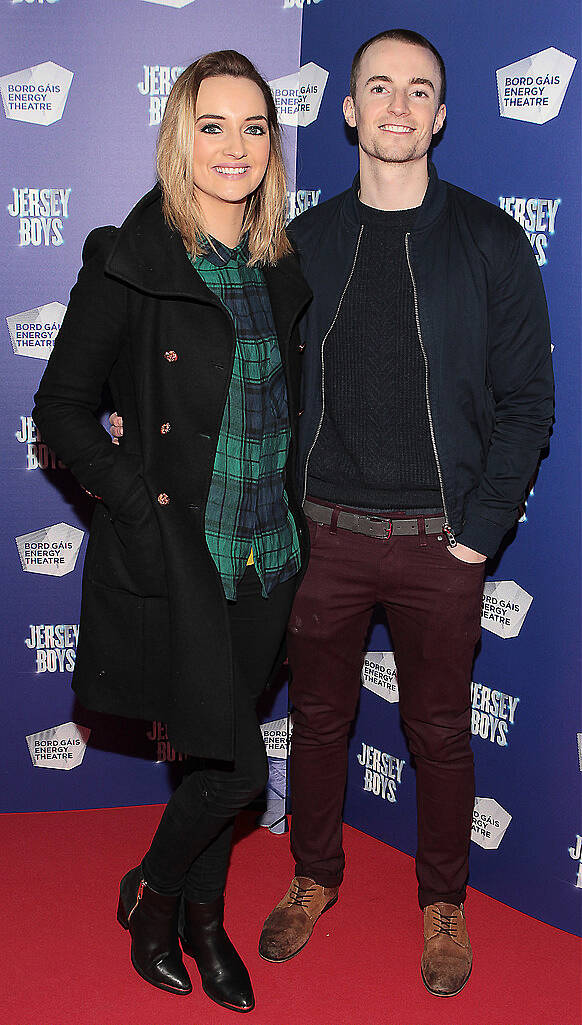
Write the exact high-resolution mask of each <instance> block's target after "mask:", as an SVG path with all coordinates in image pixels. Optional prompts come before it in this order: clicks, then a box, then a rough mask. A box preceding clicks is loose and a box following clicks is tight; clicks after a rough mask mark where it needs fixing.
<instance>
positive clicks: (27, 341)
mask: <svg viewBox="0 0 582 1025" xmlns="http://www.w3.org/2000/svg"><path fill="white" fill-rule="evenodd" d="M66 311H67V307H66V306H65V305H64V304H63V303H60V302H56V301H55V302H52V303H46V304H45V305H44V306H37V307H36V308H35V309H33V310H24V312H23V313H13V314H12V315H11V316H10V317H6V323H7V324H8V331H9V332H10V339H11V341H12V348H13V349H14V355H15V356H32V357H33V358H35V359H48V358H49V356H50V354H51V352H52V351H53V345H54V343H55V338H56V337H57V334H58V333H59V331H60V329H61V324H62V323H63V317H64V316H65V313H66Z"/></svg>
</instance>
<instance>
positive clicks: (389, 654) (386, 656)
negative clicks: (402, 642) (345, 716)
mask: <svg viewBox="0 0 582 1025" xmlns="http://www.w3.org/2000/svg"><path fill="white" fill-rule="evenodd" d="M362 686H363V687H364V688H365V689H366V690H371V691H372V694H377V696H378V697H379V698H383V699H384V701H389V702H391V703H394V702H396V701H398V678H397V673H396V663H395V662H394V652H393V651H369V652H368V653H367V655H366V657H365V659H364V665H363V667H362Z"/></svg>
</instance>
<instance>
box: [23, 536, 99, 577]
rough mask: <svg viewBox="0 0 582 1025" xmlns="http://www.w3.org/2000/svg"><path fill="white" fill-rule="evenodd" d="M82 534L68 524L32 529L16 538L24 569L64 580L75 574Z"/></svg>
mask: <svg viewBox="0 0 582 1025" xmlns="http://www.w3.org/2000/svg"><path fill="white" fill-rule="evenodd" d="M83 536H84V535H83V531H82V530H79V529H78V528H77V527H71V526H70V525H69V524H68V523H55V524H53V525H52V526H50V527H42V528H41V529H40V530H33V531H32V532H31V533H30V534H22V535H21V536H20V537H17V538H15V540H16V546H17V548H18V554H19V556H20V562H21V564H22V569H23V570H24V572H25V573H42V574H44V575H45V576H49V577H64V576H66V575H67V573H72V572H73V570H74V568H75V563H76V562H77V556H78V554H79V551H80V548H81V543H82V541H83Z"/></svg>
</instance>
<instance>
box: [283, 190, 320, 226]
mask: <svg viewBox="0 0 582 1025" xmlns="http://www.w3.org/2000/svg"><path fill="white" fill-rule="evenodd" d="M320 196H321V189H299V190H298V191H297V192H287V223H289V221H292V220H293V218H294V217H299V214H302V213H303V211H304V210H309V209H311V207H313V206H317V204H318V203H319V197H320Z"/></svg>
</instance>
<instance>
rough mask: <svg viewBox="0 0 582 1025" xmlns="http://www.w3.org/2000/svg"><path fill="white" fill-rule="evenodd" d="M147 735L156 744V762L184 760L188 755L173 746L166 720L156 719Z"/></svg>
mask: <svg viewBox="0 0 582 1025" xmlns="http://www.w3.org/2000/svg"><path fill="white" fill-rule="evenodd" d="M146 737H147V739H148V740H151V741H153V743H154V744H155V759H156V762H183V761H185V759H186V758H187V757H188V755H185V754H183V753H182V752H181V751H176V749H175V748H174V747H172V745H171V743H170V741H169V740H168V731H167V729H166V724H165V722H160V721H159V720H158V719H154V721H153V722H152V728H151V730H147V732H146Z"/></svg>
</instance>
